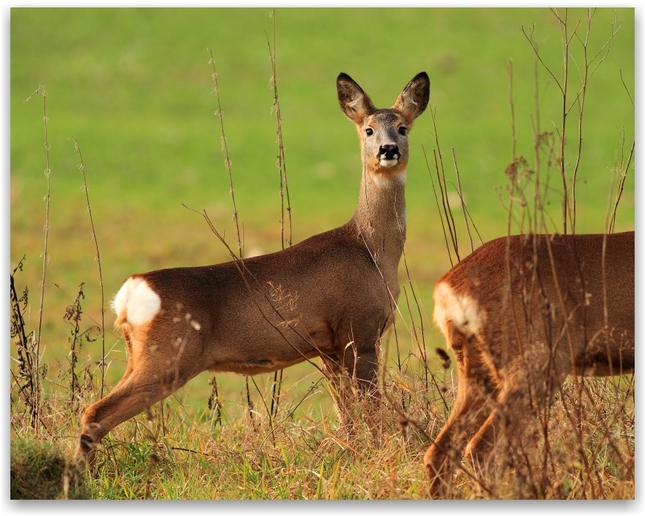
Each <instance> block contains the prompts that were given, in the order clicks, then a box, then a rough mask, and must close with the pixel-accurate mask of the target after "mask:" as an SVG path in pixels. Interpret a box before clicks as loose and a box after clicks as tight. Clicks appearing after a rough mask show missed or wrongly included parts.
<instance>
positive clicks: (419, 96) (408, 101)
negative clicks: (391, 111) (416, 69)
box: [393, 72, 430, 123]
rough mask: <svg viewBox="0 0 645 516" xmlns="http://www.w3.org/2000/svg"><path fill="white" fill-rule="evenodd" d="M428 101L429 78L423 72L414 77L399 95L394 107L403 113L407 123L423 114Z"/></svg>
mask: <svg viewBox="0 0 645 516" xmlns="http://www.w3.org/2000/svg"><path fill="white" fill-rule="evenodd" d="M429 100H430V78H429V77H428V74H427V73H425V72H420V73H418V74H417V75H415V76H414V79H412V80H411V81H410V82H409V83H408V85H407V86H406V87H405V88H403V91H402V92H401V93H400V94H399V96H398V98H397V99H396V102H395V103H394V106H393V107H395V108H396V109H398V110H399V111H401V113H403V116H404V117H405V118H406V120H407V121H408V122H409V123H412V121H413V120H414V119H415V118H416V117H418V116H419V115H420V114H421V113H423V112H424V111H425V109H426V107H428V102H429Z"/></svg>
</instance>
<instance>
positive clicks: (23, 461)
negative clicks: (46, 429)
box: [10, 438, 89, 500]
mask: <svg viewBox="0 0 645 516" xmlns="http://www.w3.org/2000/svg"><path fill="white" fill-rule="evenodd" d="M10 477H11V499H12V500H60V499H85V498H88V494H89V490H88V488H87V486H86V484H85V480H84V478H83V475H82V474H81V473H80V472H79V470H77V469H76V467H75V466H74V465H73V464H70V463H68V461H67V460H66V458H65V457H64V456H63V454H62V453H61V451H60V450H59V449H58V448H57V447H56V446H54V445H53V444H51V443H49V442H47V441H38V440H33V439H28V438H21V439H12V440H11V470H10Z"/></svg>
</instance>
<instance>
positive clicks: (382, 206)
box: [352, 167, 406, 281]
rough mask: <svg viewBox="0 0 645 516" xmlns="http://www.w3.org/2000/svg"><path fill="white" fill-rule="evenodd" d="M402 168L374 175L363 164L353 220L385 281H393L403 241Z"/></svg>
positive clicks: (403, 180)
mask: <svg viewBox="0 0 645 516" xmlns="http://www.w3.org/2000/svg"><path fill="white" fill-rule="evenodd" d="M405 178H406V173H405V168H401V169H400V170H399V171H398V173H396V174H387V175H385V174H375V173H373V172H371V171H369V170H367V169H366V168H365V167H363V175H362V179H361V188H360V194H359V197H358V206H357V208H356V212H355V213H354V217H353V218H352V222H353V223H354V225H355V227H356V230H357V233H358V237H359V239H361V240H362V241H363V242H364V243H365V245H366V247H367V248H368V250H369V252H370V254H371V255H372V258H373V259H374V261H375V262H376V264H377V265H378V266H379V268H380V269H381V270H382V272H383V274H384V275H385V276H386V278H387V279H388V280H394V281H396V274H397V270H398V265H399V259H400V258H401V253H402V252H403V245H404V243H405V231H406V222H405Z"/></svg>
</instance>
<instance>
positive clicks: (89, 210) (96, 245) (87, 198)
mask: <svg viewBox="0 0 645 516" xmlns="http://www.w3.org/2000/svg"><path fill="white" fill-rule="evenodd" d="M72 139H73V140H74V149H75V150H76V152H77V153H78V160H79V165H78V168H79V170H80V171H81V174H82V175H83V192H85V203H86V205H87V214H88V216H89V218H90V228H91V231H92V241H93V242H94V249H95V252H96V264H97V266H98V271H99V288H100V290H101V398H102V397H103V391H104V388H105V288H104V286H103V267H102V266H101V252H100V250H99V241H98V238H97V237H96V228H95V226H94V217H93V216H92V205H91V204H90V193H89V188H88V187H87V177H86V175H85V163H84V162H83V154H82V153H81V147H80V145H79V144H78V141H77V140H76V138H74V137H73V136H72Z"/></svg>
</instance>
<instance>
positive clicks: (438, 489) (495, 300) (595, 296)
mask: <svg viewBox="0 0 645 516" xmlns="http://www.w3.org/2000/svg"><path fill="white" fill-rule="evenodd" d="M434 301H435V308H434V317H435V321H436V322H437V324H438V326H439V328H440V329H441V331H442V333H443V334H444V336H445V337H446V340H447V342H448V344H449V345H450V347H451V348H452V350H453V352H454V354H455V357H456V360H457V367H458V376H459V378H458V385H457V397H456V400H455V404H454V406H453V408H452V412H451V414H450V418H449V419H448V422H447V423H446V424H445V425H444V427H443V428H442V430H441V432H440V433H439V435H438V436H437V438H436V439H435V441H434V443H433V444H432V445H431V446H430V448H429V449H428V451H427V453H426V454H425V458H424V462H425V465H426V472H427V475H428V480H429V488H430V495H431V496H433V497H438V496H442V495H445V493H446V488H447V487H448V486H449V483H450V482H451V473H452V470H453V467H454V465H455V464H457V463H458V462H459V460H460V456H461V452H462V450H463V449H464V447H465V456H466V457H467V458H468V459H469V460H470V462H471V464H472V466H473V472H474V474H475V475H479V474H480V473H481V476H482V477H483V478H482V480H483V481H484V482H486V480H490V477H491V475H493V474H495V473H499V470H497V471H493V469H494V466H495V460H494V459H493V455H494V454H493V453H492V452H493V450H494V449H495V450H496V451H497V450H498V449H499V448H500V447H501V446H500V442H503V441H501V439H502V438H505V439H506V440H507V441H506V443H507V445H508V446H515V447H516V451H517V450H525V449H528V448H530V447H531V444H530V438H529V439H526V438H525V439H524V440H523V438H522V433H523V432H525V431H526V426H525V425H526V424H527V423H528V422H529V420H530V419H531V418H530V417H528V416H529V414H537V413H539V412H538V411H540V410H544V409H545V408H546V407H548V406H549V404H550V403H551V400H552V397H553V395H554V394H555V392H557V390H558V389H559V388H560V387H561V385H562V383H563V382H564V380H565V379H566V377H567V376H568V375H569V374H575V375H583V376H607V375H620V374H628V373H633V371H634V232H628V233H617V234H609V235H603V234H598V235H574V236H572V235H568V236H567V235H564V236H549V235H522V236H512V237H502V238H498V239H496V240H493V241H491V242H488V243H486V244H484V245H483V246H481V247H480V248H479V249H477V250H476V251H475V252H473V253H472V254H471V255H470V256H468V257H467V258H465V259H464V260H462V261H461V262H460V263H459V264H457V265H456V266H455V267H454V268H453V269H452V270H450V271H449V272H448V273H447V274H445V275H444V276H443V277H442V278H441V279H440V280H439V281H438V283H437V285H436V287H435V290H434ZM512 439H515V441H513V440H512ZM466 444H467V446H466ZM511 449H512V448H505V449H502V450H501V451H500V453H501V454H506V453H508V451H509V450H511ZM498 466H499V464H498ZM502 467H503V465H502Z"/></svg>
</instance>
